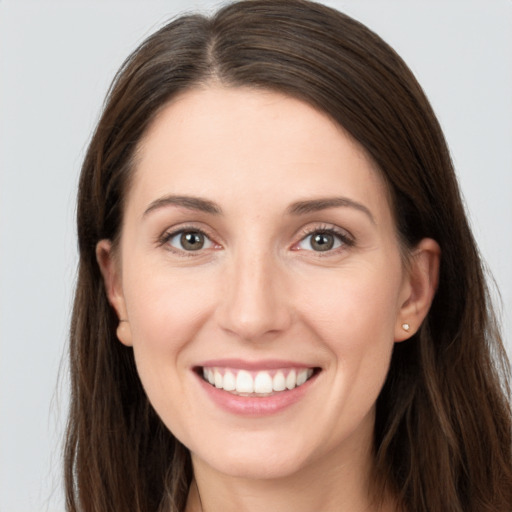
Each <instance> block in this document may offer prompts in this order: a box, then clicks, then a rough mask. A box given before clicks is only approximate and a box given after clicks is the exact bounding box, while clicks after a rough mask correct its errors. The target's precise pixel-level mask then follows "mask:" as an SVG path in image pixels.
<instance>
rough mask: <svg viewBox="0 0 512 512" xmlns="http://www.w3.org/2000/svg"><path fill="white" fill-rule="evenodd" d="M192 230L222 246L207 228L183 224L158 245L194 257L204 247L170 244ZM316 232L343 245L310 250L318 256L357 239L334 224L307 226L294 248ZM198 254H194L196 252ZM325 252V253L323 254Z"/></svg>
mask: <svg viewBox="0 0 512 512" xmlns="http://www.w3.org/2000/svg"><path fill="white" fill-rule="evenodd" d="M186 232H191V233H198V234H200V235H202V236H204V237H205V239H207V240H209V241H210V242H211V243H212V244H213V245H214V246H215V245H217V246H218V247H220V245H219V244H217V243H216V242H214V241H213V237H212V236H210V235H209V234H208V233H206V232H205V230H203V229H200V228H197V227H195V226H182V227H180V228H179V229H176V230H174V231H171V232H165V233H163V234H162V236H160V237H158V239H157V245H158V246H166V248H167V250H169V251H171V252H173V253H176V254H178V255H180V256H185V257H193V256H196V255H198V254H200V253H202V252H203V250H202V249H198V250H197V251H187V250H185V249H178V248H176V247H173V246H171V245H170V244H169V242H170V241H171V240H172V239H173V238H174V237H176V236H178V235H182V234H183V233H186ZM314 234H325V235H332V236H333V237H335V238H336V239H337V240H338V241H339V242H340V243H341V247H336V248H334V249H328V250H326V251H314V250H311V251H309V252H313V253H316V255H317V256H320V257H322V256H328V255H332V254H333V253H334V254H337V253H338V252H339V251H340V250H343V249H346V248H347V247H353V246H354V245H355V240H354V239H353V237H352V236H351V235H349V234H348V233H347V232H346V231H345V230H341V229H340V228H337V227H336V226H333V225H322V226H315V227H311V228H305V229H304V230H303V231H302V232H301V234H300V239H299V241H298V242H295V243H294V244H293V246H292V250H296V251H299V250H300V249H297V248H296V247H297V246H298V245H299V244H301V243H302V242H304V241H305V240H306V239H307V238H308V237H310V236H312V235H314ZM196 252H197V254H194V253H196ZM323 252H325V254H323Z"/></svg>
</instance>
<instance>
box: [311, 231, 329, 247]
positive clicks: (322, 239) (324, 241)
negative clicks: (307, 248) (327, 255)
mask: <svg viewBox="0 0 512 512" xmlns="http://www.w3.org/2000/svg"><path fill="white" fill-rule="evenodd" d="M333 245H334V237H333V236H332V235H330V234H328V233H317V234H316V235H315V236H314V237H313V239H312V240H311V246H312V247H313V249H315V250H316V251H328V250H330V249H332V247H333Z"/></svg>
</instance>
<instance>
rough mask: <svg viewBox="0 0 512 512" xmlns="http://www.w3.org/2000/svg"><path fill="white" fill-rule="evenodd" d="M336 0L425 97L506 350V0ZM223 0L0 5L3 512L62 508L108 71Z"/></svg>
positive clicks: (509, 71) (511, 205)
mask: <svg viewBox="0 0 512 512" xmlns="http://www.w3.org/2000/svg"><path fill="white" fill-rule="evenodd" d="M326 3H328V4H329V5H333V6H335V7H338V8H339V9H340V10H344V11H345V12H347V13H348V14H351V15H353V16H354V17H356V18H357V19H359V20H361V21H363V22H364V23H366V24H367V25H369V26H370V27H371V28H373V29H374V30H375V31H376V32H377V33H379V34H380V35H381V36H382V37H383V38H384V39H385V40H387V41H388V42H389V43H390V44H391V45H392V46H393V47H394V48H395V49H396V50H397V51H398V52H399V53H400V54H401V55H402V57H403V58H404V59H405V60H406V62H407V63H408V64H409V65H410V67H411V68H412V70H413V71H414V73H415V74H416V76H417V77H418V79H419V81H420V83H421V84H422V85H423V87H424V89H425V91H426V93H427V95H428V96H429V98H430V100H431V102H432V104H433V106H434V109H435V111H436V112H437V114H438V116H439V119H440V121H441V124H442V126H443V128H444V130H445V134H446V137H447V139H448V142H449V145H450V148H451V151H452V155H453V159H454V162H455V165H456V169H457V172H458V175H459V178H460V183H461V187H462V190H463V194H464V196H465V199H466V203H467V208H468V211H469V215H470V218H471V222H472V225H473V228H474V232H475V235H476V238H477V240H478V242H479V244H480V247H481V251H482V254H483V257H484V258H485V260H486V262H487V264H488V267H489V269H490V271H492V273H493V275H494V278H495V280H496V282H497V284H498V286H499V288H500V289H501V294H502V301H503V317H504V318H503V322H504V334H505V339H506V343H507V345H508V348H509V352H512V350H511V349H512V345H511V343H512V341H511V340H512V336H511V334H512V329H511V325H512V321H511V310H512V265H511V254H512V2H511V1H510V0H491V1H489V0H481V1H470V0H464V1H460V2H455V1H449V0H448V1H447V0H443V1H433V0H423V1H415V2H411V1H410V0H404V1H383V0H375V1H370V0H351V1H348V0H345V1H342V0H340V1H330V2H326ZM218 5H220V3H219V2H207V1H205V2H190V1H177V0H175V1H171V0H169V1H166V2H163V1H159V2H155V1H147V0H146V1H133V0H124V1H122V2H121V1H112V0H101V1H100V0H96V1H93V0H87V1H73V0H68V1H60V2H59V1H37V2H35V1H34V2H29V1H26V0H11V1H8V0H0V464H1V466H0V512H27V511H63V510H64V506H63V498H62V496H63V492H62V485H61V460H60V459H61V440H62V430H63V425H64V422H65V416H66V407H67V405H66V403H67V378H66V371H67V370H66V363H65V346H66V337H67V330H68V322H69V318H70V308H71V302H72V293H73V286H74V280H75V267H76V243H75V228H74V213H75V193H76V190H75V189H76V184H77V177H78V173H79V169H80V164H81V161H82V158H83V155H84V150H85V148H86V145H87V142H88V140H89V136H90V134H91V131H92V129H93V126H94V124H95V122H96V120H97V119H98V115H99V112H100V109H101V105H102V101H103V97H104V94H105V92H106V90H107V87H108V85H109V83H110V80H111V79H112V77H113V75H114V73H115V71H116V70H117V68H118V67H119V65H120V64H121V62H122V61H123V60H124V58H125V57H126V56H127V55H128V53H129V52H130V51H131V50H132V49H134V48H135V46H136V45H137V44H138V43H140V42H141V41H142V39H143V38H145V37H146V36H147V35H149V34H150V33H151V32H152V31H154V30H155V29H157V28H158V27H160V26H161V25H162V24H163V23H164V22H165V21H166V20H168V19H169V18H170V17H171V16H173V15H175V14H176V13H177V12H180V11H183V10H194V9H196V8H201V9H202V10H211V9H212V7H214V6H218ZM59 370H60V378H59Z"/></svg>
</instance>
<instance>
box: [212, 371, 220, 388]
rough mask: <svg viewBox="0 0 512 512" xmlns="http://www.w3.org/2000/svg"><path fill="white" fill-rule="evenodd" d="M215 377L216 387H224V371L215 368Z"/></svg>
mask: <svg viewBox="0 0 512 512" xmlns="http://www.w3.org/2000/svg"><path fill="white" fill-rule="evenodd" d="M213 378H214V382H215V387H216V388H221V387H222V373H220V372H219V370H214V372H213Z"/></svg>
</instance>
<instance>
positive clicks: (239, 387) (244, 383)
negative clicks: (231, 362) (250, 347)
mask: <svg viewBox="0 0 512 512" xmlns="http://www.w3.org/2000/svg"><path fill="white" fill-rule="evenodd" d="M236 391H237V393H254V382H253V380H252V376H251V374H250V373H249V372H246V371H245V370H240V371H239V372H238V375H237V376H236Z"/></svg>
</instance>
